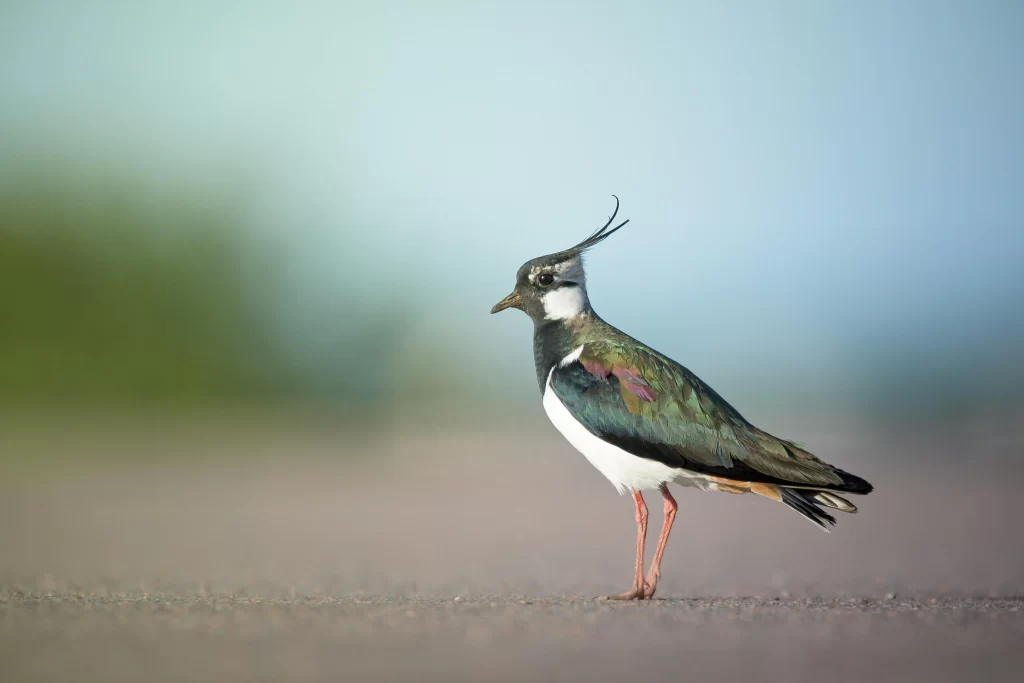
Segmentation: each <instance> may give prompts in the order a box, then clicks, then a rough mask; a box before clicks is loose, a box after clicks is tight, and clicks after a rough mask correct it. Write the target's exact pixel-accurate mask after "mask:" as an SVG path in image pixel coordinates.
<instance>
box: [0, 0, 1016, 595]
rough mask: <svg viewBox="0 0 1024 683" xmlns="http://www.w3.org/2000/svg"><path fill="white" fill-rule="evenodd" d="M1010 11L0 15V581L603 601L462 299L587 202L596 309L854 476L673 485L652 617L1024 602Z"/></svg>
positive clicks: (617, 559) (231, 6)
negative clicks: (800, 502) (786, 494)
mask: <svg viewBox="0 0 1024 683" xmlns="http://www.w3.org/2000/svg"><path fill="white" fill-rule="evenodd" d="M1021 26H1024V9H1022V6H1021V4H1020V3H1015V2H995V1H993V2H987V3H981V4H975V3H966V2H950V3H933V2H923V1H922V2H902V3H888V2H861V3H854V4H851V3H821V2H810V1H808V2H787V3H782V4H778V3H745V2H744V3H617V4H616V3H554V4H553V3H546V2H544V3H540V2H538V3H531V2H518V3H500V4H489V3H459V2H442V3H416V2H410V3H391V2H388V3H372V2H365V3H362V2H341V3H302V4H301V5H299V6H295V5H294V4H291V3H266V4H260V5H259V6H254V5H253V4H251V3H246V2H230V1H222V2H202V3H200V2H177V3H153V2H143V3H114V2H108V3H104V2H79V3H74V4H66V3H46V2H27V1H26V2H18V1H14V0H8V1H7V2H4V3H3V4H2V5H0V403H2V404H3V405H2V411H3V412H2V415H3V417H2V418H0V419H2V425H3V428H2V430H0V547H2V548H3V552H2V554H0V573H2V574H0V575H2V576H3V577H5V579H6V580H7V581H8V582H14V583H17V584H18V585H27V586H29V587H32V588H33V589H34V590H44V591H45V590H56V589H62V588H63V589H66V588H68V587H69V586H70V587H75V586H78V587H85V588H86V589H88V590H115V589H117V588H118V587H124V586H127V587H128V588H129V589H131V590H147V589H150V590H151V589H152V588H153V587H154V586H167V585H191V586H214V587H221V588H224V589H227V590H234V589H238V588H239V587H245V586H248V587H249V588H250V589H252V586H262V587H263V589H264V590H269V591H273V590H281V591H285V592H288V591H292V592H294V591H296V590H298V591H306V592H316V591H324V592H331V591H370V592H374V591H376V592H381V591H397V592H404V593H426V594H454V593H457V592H460V591H462V592H466V591H468V592H473V591H476V592H478V593H489V592H490V593H496V592H503V591H509V590H516V591H521V592H523V593H537V594H552V593H559V592H562V591H566V592H570V593H574V592H575V593H582V594H588V593H591V592H603V591H608V590H616V589H621V588H622V587H623V586H620V585H619V584H624V582H626V581H628V580H629V577H630V567H631V564H630V563H631V552H632V550H631V548H632V529H633V521H632V508H631V503H630V502H629V500H628V499H619V498H617V497H616V496H615V495H613V493H612V489H611V487H610V486H608V485H607V482H605V481H604V480H603V479H601V477H600V475H599V474H598V473H597V472H596V471H594V470H593V469H592V468H590V466H589V465H588V464H587V463H586V462H585V461H584V460H583V458H582V457H581V456H579V454H577V453H575V452H574V451H573V450H572V449H571V448H570V447H569V446H568V445H567V444H565V443H564V442H563V441H562V440H561V437H559V436H558V435H557V433H556V432H555V431H554V429H553V428H552V427H551V426H550V425H549V424H548V423H547V421H546V419H545V417H544V416H543V414H542V411H541V408H540V405H539V400H538V399H539V397H538V394H537V387H536V383H535V379H534V370H533V361H532V353H531V328H530V323H529V321H528V320H527V319H526V318H525V317H524V316H522V315H521V314H519V313H516V312H510V313H506V314H504V315H501V316H494V317H491V316H489V315H488V314H487V311H488V309H489V308H490V306H491V305H492V304H493V303H495V302H496V301H497V300H498V299H499V298H501V297H502V296H504V295H505V294H507V293H508V291H509V290H510V289H511V287H512V285H513V281H514V275H515V271H516V269H517V268H518V267H519V265H520V264H521V263H522V262H523V261H525V260H527V259H529V258H532V257H534V256H538V255H540V254H544V253H548V252H552V251H555V250H559V249H562V248H565V247H567V246H569V245H571V244H573V243H575V242H577V241H578V240H579V239H581V238H582V237H584V236H585V235H587V234H588V233H589V232H590V231H591V230H593V229H594V228H595V227H596V226H598V225H600V224H602V223H603V222H604V221H605V219H606V217H607V215H608V214H609V213H610V211H611V209H612V207H613V200H612V198H611V196H610V195H611V194H612V193H615V194H617V195H618V196H619V197H620V198H621V199H622V210H621V213H620V216H622V217H624V218H630V219H631V223H630V225H629V226H628V228H627V229H625V230H623V231H622V232H621V233H619V234H618V235H616V236H615V238H614V239H612V240H610V241H608V242H606V243H605V244H603V245H602V246H601V247H600V248H598V249H596V250H594V251H593V252H592V253H591V256H590V259H589V262H588V263H589V275H590V283H591V284H590V288H591V297H592V300H593V302H594V304H595V307H596V309H597V310H598V312H599V313H601V314H602V316H603V317H605V318H606V319H607V320H608V321H610V322H612V323H613V324H616V325H617V326H619V327H621V328H623V329H624V330H626V331H628V332H629V333H631V334H633V335H635V336H637V337H639V338H641V339H643V340H644V341H645V342H647V343H649V344H651V345H652V346H654V347H655V348H657V349H659V350H661V351H663V352H664V353H666V354H668V355H670V356H672V357H673V358H675V359H677V360H679V361H680V362H682V363H683V364H684V365H686V366H688V367H689V368H690V369H692V370H693V371H695V372H696V373H697V374H698V375H700V376H701V377H702V378H703V379H704V380H706V381H707V382H708V383H710V384H711V385H712V386H714V387H715V388H716V390H718V391H719V392H720V393H721V394H723V395H724V396H726V397H727V398H728V399H729V400H730V402H732V403H733V404H734V405H735V406H736V407H737V408H738V409H739V410H740V411H741V412H742V413H743V414H744V415H745V416H746V417H748V418H749V419H751V420H752V421H754V422H755V423H757V424H758V425H760V426H762V427H764V428H766V429H768V430H770V431H773V432H775V433H778V434H780V435H781V436H786V437H789V438H793V439H797V440H800V441H802V442H803V443H805V444H807V446H808V447H810V448H811V449H812V450H814V451H815V452H817V453H818V454H820V455H821V456H823V457H824V458H826V459H828V460H829V461H831V462H834V463H836V464H837V465H839V466H841V467H843V468H844V469H847V470H851V471H854V472H856V473H858V474H860V475H862V476H864V477H866V478H867V479H869V480H871V481H872V482H873V483H874V484H875V485H876V486H877V492H876V493H875V494H873V495H872V496H871V497H870V498H868V499H864V500H863V501H857V502H858V504H861V508H862V512H861V514H860V515H859V516H857V517H845V516H844V517H843V518H842V519H841V520H840V525H839V527H838V528H837V531H836V533H835V534H833V535H832V536H831V537H827V536H825V535H824V534H820V533H818V532H816V531H815V530H814V529H813V528H812V527H811V526H810V525H807V524H805V523H804V522H803V521H801V520H800V519H799V518H797V517H796V516H794V515H791V514H790V513H788V512H787V511H786V510H785V509H783V508H782V506H772V505H770V504H768V503H767V501H763V500H747V499H746V498H743V499H737V498H732V497H723V496H717V497H716V496H708V495H706V494H700V493H694V492H692V491H691V492H683V494H682V496H680V502H681V506H682V512H681V514H682V518H683V519H684V521H683V523H682V524H681V525H680V526H679V527H677V529H678V531H677V537H675V538H674V541H675V543H674V544H672V545H670V547H669V553H668V558H667V559H666V565H665V566H666V575H665V577H664V579H663V584H662V585H663V586H664V590H665V591H666V592H667V593H669V594H672V593H674V594H700V593H701V592H705V593H706V592H724V593H727V594H744V593H750V592H757V591H767V592H769V593H771V592H779V591H789V592H794V593H808V592H815V591H824V592H832V593H848V594H858V593H872V594H874V593H877V594H882V593H885V592H886V591H889V590H918V591H925V592H927V591H946V592H948V591H954V592H955V591H959V592H960V593H964V594H1008V593H1013V592H1020V591H1022V590H1024V583H1022V581H1024V578H1022V577H1024V550H1021V546H1022V544H1020V543H1019V541H1020V537H1019V530H1018V529H1016V528H1015V524H1014V520H1015V519H1018V518H1019V514H1018V512H1017V511H1018V510H1019V502H1018V501H1017V496H1018V495H1019V492H1020V490H1021V484H1022V483H1024V477H1022V471H1024V468H1022V467H1021V457H1020V456H1021V450H1022V446H1024V430H1022V419H1024V388H1022V387H1024V382H1022V380H1024V276H1022V273H1021V262H1022V257H1024V225H1022V220H1024V194H1022V192H1021V178H1022V177H1024V128H1022V126H1021V122H1022V121H1024V90H1022V88H1021V87H1020V74H1021V69H1022V67H1024V40H1022V35H1021ZM652 504H653V505H654V506H655V507H657V503H656V502H654V501H652ZM581 510H583V511H584V512H582V513H581V512H580V511H581ZM482 518H484V519H487V520H489V521H488V523H487V524H482V523H481V521H480V520H481V519H482ZM691 522H692V523H691ZM19 582H20V583H19ZM254 590H255V589H254Z"/></svg>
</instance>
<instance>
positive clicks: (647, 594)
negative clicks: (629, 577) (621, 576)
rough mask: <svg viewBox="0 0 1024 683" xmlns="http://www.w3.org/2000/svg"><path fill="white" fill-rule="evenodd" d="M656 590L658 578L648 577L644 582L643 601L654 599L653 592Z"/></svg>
mask: <svg viewBox="0 0 1024 683" xmlns="http://www.w3.org/2000/svg"><path fill="white" fill-rule="evenodd" d="M657 589H658V577H657V576H648V577H647V580H646V581H644V600H650V599H651V598H653V597H654V591H656V590H657Z"/></svg>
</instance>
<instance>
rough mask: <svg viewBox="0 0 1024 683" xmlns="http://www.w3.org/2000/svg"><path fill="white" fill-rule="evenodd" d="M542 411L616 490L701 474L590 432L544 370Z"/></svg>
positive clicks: (636, 487) (642, 488)
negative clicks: (636, 452) (638, 453)
mask: <svg viewBox="0 0 1024 683" xmlns="http://www.w3.org/2000/svg"><path fill="white" fill-rule="evenodd" d="M552 372H554V369H553V368H552ZM544 412H546V413H547V414H548V419H550V420H551V423H552V424H553V425H555V428H556V429H558V431H560V432H561V433H562V436H564V437H565V438H566V439H567V440H568V441H569V443H571V444H572V445H573V446H574V447H575V448H576V450H578V451H579V452H580V453H582V454H583V455H584V456H586V458H587V460H589V461H590V464H591V465H593V466H594V467H596V468H597V469H598V471H599V472H600V473H601V474H603V475H604V476H605V477H606V478H607V479H608V481H610V482H611V483H612V485H613V486H614V487H615V489H616V490H617V491H618V492H619V493H620V494H622V493H625V492H626V491H632V490H637V491H643V490H645V489H656V488H658V487H659V486H661V485H662V484H664V483H665V482H668V481H673V480H683V481H681V482H680V483H689V482H687V481H686V480H688V479H691V478H694V477H697V478H703V477H701V475H697V474H695V473H692V472H688V471H687V470H684V469H680V468H675V467H669V466H667V465H663V464H661V463H660V462H657V461H655V460H648V459H647V458H640V457H637V456H635V455H633V454H632V453H627V452H626V451H624V450H622V449H621V448H619V447H618V446H613V445H612V444H610V443H605V442H604V441H602V440H601V439H599V438H597V437H596V436H594V435H593V434H591V433H590V432H589V431H588V430H587V428H586V427H584V426H583V425H582V424H581V423H580V422H579V420H577V419H576V418H575V417H573V416H572V413H570V412H569V409H568V408H566V407H565V405H563V404H562V401H561V400H559V398H558V397H557V396H555V392H553V391H552V390H551V373H548V381H547V383H546V384H545V385H544Z"/></svg>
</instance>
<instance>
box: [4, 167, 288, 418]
mask: <svg viewBox="0 0 1024 683" xmlns="http://www.w3.org/2000/svg"><path fill="white" fill-rule="evenodd" d="M239 228H240V220H239V218H238V215H237V213H236V212H235V211H234V210H233V209H232V208H231V206H229V205H216V204H215V203H212V202H206V201H195V200H190V199H188V198H185V197H181V196H154V193H153V191H152V189H151V188H147V187H141V186H137V185H133V184H132V183H125V184H118V183H104V182H94V183H88V182H86V183H83V182H82V181H81V180H77V179H76V180H71V179H70V178H68V177H63V176H62V175H61V174H59V173H44V174H35V175H32V176H31V177H29V176H22V177H20V178H19V179H17V180H15V181H9V182H7V183H5V184H4V186H3V189H2V191H0V398H2V399H6V400H17V401H28V402H32V401H46V402H49V401H61V402H68V401H71V402H81V401H93V400H99V401H115V402H125V401H162V402H166V401H178V402H192V401H196V400H208V399H218V400H221V399H232V400H247V399H252V398H256V397H265V396H268V395H271V394H274V393H276V392H280V391H281V390H283V389H284V388H286V387H287V385H288V383H289V377H288V373H287V370H286V368H287V363H286V362H285V358H284V354H283V352H282V350H281V349H279V348H277V347H276V346H275V344H274V343H273V339H272V334H271V329H272V328H271V321H270V320H269V319H268V312H267V310H266V308H265V307H263V306H261V305H260V302H259V301H257V300H255V298H254V297H253V296H252V292H251V291H249V290H248V289H247V288H246V282H245V278H246V272H245V270H246V265H247V264H254V263H257V262H258V259H256V258H255V254H253V253H251V245H250V244H248V243H247V242H246V241H245V240H243V239H241V238H240V229H239ZM265 276H266V277H272V275H271V274H265Z"/></svg>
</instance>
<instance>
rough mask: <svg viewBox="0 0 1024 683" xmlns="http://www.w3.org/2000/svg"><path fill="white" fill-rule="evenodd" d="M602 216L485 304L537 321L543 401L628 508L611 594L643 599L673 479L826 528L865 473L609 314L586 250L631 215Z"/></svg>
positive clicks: (670, 513)
mask: <svg viewBox="0 0 1024 683" xmlns="http://www.w3.org/2000/svg"><path fill="white" fill-rule="evenodd" d="M612 196H613V197H614V198H615V210H614V212H613V213H612V215H611V216H610V217H609V218H608V221H607V222H606V223H605V224H604V225H603V226H602V227H600V228H598V229H597V230H595V231H594V232H593V233H591V234H590V236H589V237H587V238H586V239H585V240H583V241H582V242H580V243H578V244H576V245H575V246H573V247H570V248H569V249H565V250H563V251H559V252H555V253H553V254H548V255H546V256H539V257H537V258H534V259H531V260H529V261H527V262H526V263H524V264H523V265H522V267H520V268H519V271H518V272H517V273H516V284H515V288H514V289H513V291H512V293H511V294H509V295H508V296H506V297H505V298H503V299H502V300H501V301H499V302H498V303H497V304H495V305H494V307H493V308H491V313H492V314H494V313H498V312H500V311H504V310H506V309H510V308H515V309H519V310H520V311H523V312H524V313H526V315H528V316H529V317H530V318H531V319H532V321H533V358H534V364H535V367H536V371H537V384H538V385H539V388H540V393H541V403H542V405H543V407H544V411H545V413H546V414H547V416H548V418H549V419H550V420H551V422H552V424H553V425H554V426H555V428H556V429H557V430H558V431H559V432H561V434H562V435H563V436H564V437H565V439H566V440H567V441H568V442H569V443H570V444H571V445H572V446H573V447H575V448H576V450H578V451H580V452H581V453H582V454H583V455H584V456H585V457H586V459H587V460H588V461H590V463H591V464H592V465H593V466H594V467H596V468H597V469H598V470H599V471H600V473H601V474H603V475H604V476H605V477H606V478H607V479H608V480H609V481H610V482H611V483H612V485H613V486H614V487H615V489H616V490H617V491H618V492H619V494H620V495H623V494H625V493H626V492H629V493H631V494H632V496H633V502H634V506H635V508H636V515H635V518H636V524H637V539H636V559H635V562H634V568H633V580H632V585H631V586H630V588H629V589H628V590H626V591H625V592H623V593H621V594H617V595H609V596H603V597H604V598H605V599H616V600H649V599H651V598H653V597H654V594H655V591H656V590H657V586H658V579H659V577H660V576H661V561H662V556H663V554H664V552H665V546H666V544H667V542H668V537H669V534H670V532H671V531H672V524H673V522H674V520H675V517H676V511H677V509H678V505H677V503H676V500H675V498H674V497H673V496H672V493H671V492H670V491H669V489H668V484H669V483H674V484H677V485H681V486H685V487H694V488H697V489H701V490H704V491H717V492H722V493H732V494H746V493H753V494H756V495H758V496H763V497H765V498H770V499H771V500H774V501H777V502H780V503H783V504H784V505H787V506H789V507H790V508H791V509H793V510H795V511H796V512H798V513H800V514H801V515H803V516H804V517H805V518H807V519H809V520H810V521H811V522H813V523H814V524H815V525H817V526H818V527H819V528H821V529H824V530H825V531H829V526H831V525H834V524H835V521H836V520H835V518H834V517H833V516H832V515H831V514H829V513H828V512H827V511H826V510H825V508H829V509H835V510H840V511H842V512H856V511H857V508H856V506H854V505H853V504H852V503H851V502H850V501H849V500H847V499H846V498H844V497H843V496H842V495H840V494H861V495H864V494H867V493H870V492H871V490H872V488H873V487H872V485H871V484H869V483H868V482H867V481H865V480H864V479H861V478H860V477H857V476H855V475H853V474H850V473H848V472H844V471H843V470H841V469H839V468H837V467H834V466H832V465H830V464H828V463H827V462H825V461H824V460H821V459H819V458H818V457H816V456H814V455H812V454H811V453H810V452H809V451H808V450H806V449H805V448H804V447H803V446H801V445H798V444H797V443H795V442H793V441H787V440H785V439H781V438H778V437H776V436H772V435H771V434H769V433H768V432H766V431H764V430H762V429H759V428H757V427H755V426H754V425H753V424H751V423H750V422H748V421H747V420H746V419H745V418H744V417H743V416H742V415H740V413H739V412H738V411H737V410H736V409H735V408H733V407H732V406H731V405H730V404H729V403H728V402H726V400H725V399H723V398H722V397H721V396H720V395H719V394H718V393H716V392H715V391H714V390H713V389H712V388H711V387H710V386H708V385H707V384H705V383H704V382H703V381H702V380H701V379H700V378H698V377H697V376H696V375H695V374H694V373H692V372H691V371H690V370H688V369H686V368H685V367H683V366H682V365H680V364H679V363H677V362H676V361H674V360H672V359H671V358H669V357H668V356H666V355H664V354H662V353H659V352H658V351H655V350H654V349H652V348H651V347H649V346H647V345H646V344H644V343H643V342H640V341H638V340H637V339H634V338H633V337H631V336H629V335H628V334H626V333H625V332H622V331H621V330H619V329H618V328H616V327H613V326H612V325H610V324H609V323H607V322H605V321H604V320H603V319H602V318H601V317H600V316H599V315H598V314H597V313H596V312H595V311H594V308H593V306H592V305H591V303H590V298H589V297H588V295H587V285H586V280H587V278H586V273H585V272H584V267H583V257H584V254H585V253H586V252H587V251H588V250H590V249H592V248H593V247H594V246H596V245H597V244H599V243H601V242H603V241H604V240H606V239H608V238H609V237H611V236H612V235H613V234H615V233H616V232H618V231H619V230H620V229H622V228H623V227H624V226H625V225H627V224H628V223H629V221H628V220H625V221H623V222H621V223H619V224H618V225H616V226H615V227H611V225H612V223H613V222H614V221H615V217H616V216H617V215H618V211H619V199H618V197H615V195H612ZM654 489H657V490H659V491H660V492H661V496H662V499H663V502H664V515H665V516H664V521H663V523H662V528H661V533H660V534H659V537H658V544H657V547H656V548H655V552H654V557H653V559H652V561H651V565H650V569H649V571H648V572H647V573H646V574H644V550H645V543H646V537H647V517H648V512H647V505H646V502H645V501H644V497H643V491H647V490H654Z"/></svg>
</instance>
